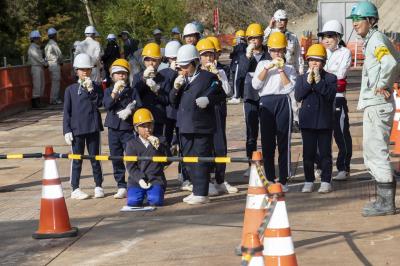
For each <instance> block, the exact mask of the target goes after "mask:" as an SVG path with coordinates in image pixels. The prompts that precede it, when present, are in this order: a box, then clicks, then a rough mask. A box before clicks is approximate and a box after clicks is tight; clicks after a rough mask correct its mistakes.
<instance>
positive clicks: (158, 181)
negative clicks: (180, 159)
mask: <svg viewBox="0 0 400 266" xmlns="http://www.w3.org/2000/svg"><path fill="white" fill-rule="evenodd" d="M126 155H127V156H148V157H153V156H172V155H171V151H170V150H169V148H168V145H167V143H166V142H165V139H163V138H160V146H159V147H158V150H156V149H155V148H154V147H153V146H152V145H151V144H149V146H147V148H146V146H144V144H143V142H142V141H141V140H140V138H139V137H137V138H132V139H130V140H129V141H128V142H127V143H126ZM168 164H170V163H157V162H152V161H140V162H127V163H126V169H127V171H128V174H129V178H128V183H129V186H137V187H138V186H139V180H140V179H144V180H145V181H146V182H150V183H151V184H152V185H161V186H163V187H164V189H165V188H166V186H167V180H166V179H165V174H164V166H165V165H168Z"/></svg>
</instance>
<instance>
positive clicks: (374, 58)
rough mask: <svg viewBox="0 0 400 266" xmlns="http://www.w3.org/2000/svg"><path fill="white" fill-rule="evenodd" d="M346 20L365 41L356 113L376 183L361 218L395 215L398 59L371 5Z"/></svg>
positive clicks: (366, 159)
mask: <svg viewBox="0 0 400 266" xmlns="http://www.w3.org/2000/svg"><path fill="white" fill-rule="evenodd" d="M347 18H349V19H352V21H353V28H354V30H355V31H356V32H357V34H358V35H360V36H361V37H362V38H363V40H364V50H363V51H364V55H365V59H364V65H363V70H362V80H361V90H360V98H359V101H358V107H357V108H358V109H359V110H364V117H363V156H364V164H365V166H366V167H367V169H368V171H369V172H370V173H371V175H372V176H373V177H374V178H375V181H376V187H377V190H376V193H377V197H376V201H374V202H371V203H367V205H365V207H364V209H363V211H362V215H363V216H377V215H388V214H395V212H396V206H395V194H396V179H395V178H393V175H392V168H391V165H390V160H389V136H390V131H391V127H392V124H393V118H394V113H395V100H394V97H393V95H392V86H393V82H394V80H395V79H396V78H397V77H398V75H399V65H400V64H399V60H400V56H399V53H398V52H397V51H396V49H395V48H394V47H393V45H392V43H391V42H390V40H389V39H388V38H387V37H386V36H385V34H383V33H381V32H380V31H378V20H379V15H378V10H377V8H376V6H375V5H374V4H372V3H370V2H359V3H357V4H356V5H354V6H353V7H352V9H351V14H350V16H348V17H347Z"/></svg>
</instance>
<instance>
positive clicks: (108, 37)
mask: <svg viewBox="0 0 400 266" xmlns="http://www.w3.org/2000/svg"><path fill="white" fill-rule="evenodd" d="M110 39H114V40H115V39H117V36H115V34H113V33H110V34H108V35H107V40H110Z"/></svg>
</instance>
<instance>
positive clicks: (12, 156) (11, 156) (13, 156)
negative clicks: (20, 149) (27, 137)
mask: <svg viewBox="0 0 400 266" xmlns="http://www.w3.org/2000/svg"><path fill="white" fill-rule="evenodd" d="M42 157H43V154H42V153H14V154H0V159H25V158H42Z"/></svg>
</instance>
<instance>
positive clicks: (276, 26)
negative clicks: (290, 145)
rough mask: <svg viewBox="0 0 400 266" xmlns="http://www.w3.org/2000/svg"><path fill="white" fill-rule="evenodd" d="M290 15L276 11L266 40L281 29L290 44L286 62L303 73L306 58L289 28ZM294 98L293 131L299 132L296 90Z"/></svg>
mask: <svg viewBox="0 0 400 266" xmlns="http://www.w3.org/2000/svg"><path fill="white" fill-rule="evenodd" d="M287 24H288V15H287V12H286V11H285V10H283V9H279V10H277V11H276V12H275V13H274V16H273V17H272V18H271V20H270V22H269V25H268V27H267V28H266V29H265V31H264V41H265V42H267V41H268V37H269V36H270V34H271V33H272V32H275V31H280V32H282V33H283V34H285V36H286V39H287V42H288V45H287V47H286V54H285V58H286V63H287V64H288V65H292V66H294V68H295V69H296V71H297V74H303V72H304V60H303V57H302V55H301V47H300V43H299V39H298V38H297V36H296V34H294V33H292V32H290V31H288V30H287ZM290 98H291V100H292V109H293V132H299V108H300V104H299V103H297V102H296V100H295V98H294V92H292V93H291V94H290Z"/></svg>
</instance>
